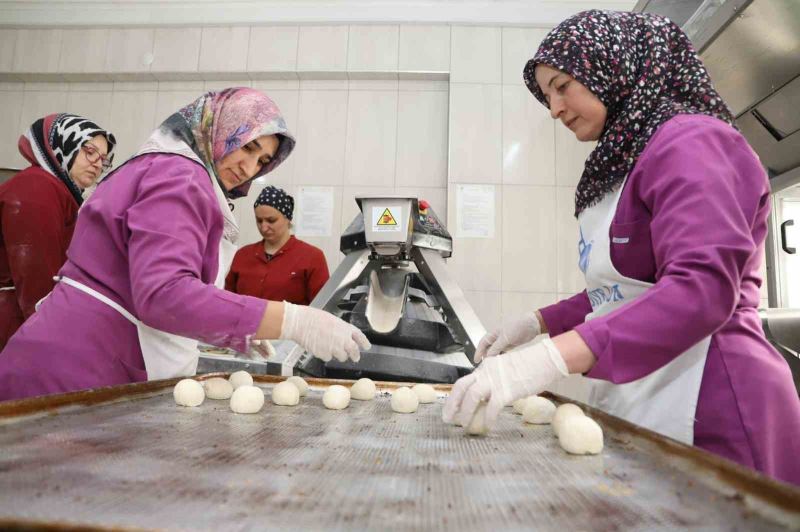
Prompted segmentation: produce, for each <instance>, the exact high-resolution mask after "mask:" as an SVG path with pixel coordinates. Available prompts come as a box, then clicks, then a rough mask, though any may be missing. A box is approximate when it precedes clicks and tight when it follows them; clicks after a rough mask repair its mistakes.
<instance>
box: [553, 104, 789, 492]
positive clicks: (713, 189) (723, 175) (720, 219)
mask: <svg viewBox="0 0 800 532" xmlns="http://www.w3.org/2000/svg"><path fill="white" fill-rule="evenodd" d="M769 208H770V205H769V184H768V181H767V176H766V174H765V172H764V170H763V169H762V167H761V165H760V163H759V161H758V158H757V157H756V155H755V154H754V153H753V151H752V150H751V149H750V147H749V145H748V144H747V142H746V141H745V139H744V138H743V137H742V136H741V135H740V134H739V133H738V132H737V131H735V130H734V129H733V128H731V127H729V126H728V125H727V124H725V123H723V122H721V121H719V120H716V119H714V118H711V117H707V116H697V115H692V116H689V115H680V116H677V117H674V118H672V119H671V120H669V121H668V122H666V123H665V124H663V125H662V126H661V127H660V128H659V130H658V131H657V132H656V133H655V134H654V135H653V137H652V138H651V140H650V142H649V143H648V145H647V147H646V148H645V150H644V151H643V152H642V154H641V156H640V157H639V161H638V162H637V164H636V166H635V167H634V169H633V171H632V172H631V174H630V176H629V177H628V180H627V182H626V184H625V188H624V190H623V192H622V195H621V197H620V200H619V204H618V206H617V211H616V214H615V216H614V220H613V223H612V225H611V229H610V232H611V234H610V235H609V238H610V239H612V242H611V244H610V246H611V259H612V262H613V264H614V266H615V268H616V269H617V270H618V271H619V272H620V273H621V274H623V275H625V276H626V277H631V278H635V279H639V280H642V281H647V282H650V283H654V286H653V287H651V288H650V289H649V290H647V292H645V293H644V294H643V295H642V296H640V297H639V298H638V299H636V300H635V301H633V302H631V303H629V304H627V305H625V306H623V307H621V308H619V309H617V310H616V311H614V312H611V313H609V314H607V315H605V316H602V317H599V318H597V319H593V320H590V321H586V322H585V321H584V318H585V316H586V315H587V314H588V313H589V312H591V310H592V307H591V304H590V302H589V298H588V297H587V295H586V292H585V291H584V292H581V293H580V294H578V295H576V296H573V297H571V298H569V299H566V300H564V301H561V302H559V303H556V304H555V305H551V306H549V307H546V308H543V309H541V314H542V317H543V319H544V321H545V323H546V324H547V328H548V330H549V331H550V334H551V335H553V336H555V335H557V334H561V333H563V332H565V331H569V330H572V329H574V330H575V331H577V332H578V334H580V336H581V337H582V338H583V340H584V341H585V342H586V343H587V344H588V345H589V347H590V348H591V350H592V352H593V353H594V354H595V356H596V357H597V363H596V364H595V365H594V367H593V368H592V369H591V370H590V371H589V373H587V376H588V377H592V378H596V379H604V380H607V381H611V382H614V383H625V382H630V381H633V380H636V379H639V378H641V377H644V376H645V375H648V374H649V373H651V372H653V371H655V370H657V369H658V368H660V367H662V366H664V365H665V364H667V363H668V362H669V361H670V360H672V359H674V358H675V357H676V356H678V355H679V354H680V353H682V352H683V351H685V350H686V349H688V348H689V347H691V346H692V345H694V344H695V343H697V342H698V341H700V340H701V339H702V338H705V337H706V336H709V335H711V345H710V347H709V352H708V358H707V360H706V365H705V370H704V373H703V380H702V383H701V386H700V396H699V400H698V405H697V411H696V415H695V439H694V442H695V445H697V446H698V447H701V448H703V449H706V450H708V451H711V452H713V453H716V454H719V455H722V456H724V457H726V458H729V459H731V460H734V461H736V462H739V463H740V464H744V465H746V466H748V467H751V468H754V469H757V470H759V471H761V472H763V473H765V474H767V475H770V476H773V477H776V478H778V479H780V480H783V481H786V482H791V483H794V484H800V459H798V457H800V400H799V399H798V395H797V391H796V390H795V388H794V384H793V382H792V378H791V373H790V371H789V367H788V365H787V363H786V361H785V360H783V358H782V357H781V355H780V354H778V353H777V352H776V351H775V350H774V349H773V348H772V346H771V345H770V344H769V343H768V342H767V341H766V339H765V338H764V335H763V332H762V330H761V323H760V320H759V317H758V314H757V308H758V303H759V293H760V292H759V288H760V286H761V277H760V275H759V267H760V265H761V263H762V260H763V257H764V239H765V238H766V234H767V216H768V214H769ZM576 240H577V237H576ZM617 242H619V243H617Z"/></svg>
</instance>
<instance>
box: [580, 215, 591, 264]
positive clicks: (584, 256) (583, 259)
mask: <svg viewBox="0 0 800 532" xmlns="http://www.w3.org/2000/svg"><path fill="white" fill-rule="evenodd" d="M578 230H579V231H580V233H581V240H580V242H578V255H579V256H578V268H580V269H581V271H582V272H583V273H584V275H585V274H586V268H588V267H589V255H591V254H592V243H591V242H589V243H588V244H587V243H586V241H585V240H584V239H583V229H582V228H580V227H579V228H578Z"/></svg>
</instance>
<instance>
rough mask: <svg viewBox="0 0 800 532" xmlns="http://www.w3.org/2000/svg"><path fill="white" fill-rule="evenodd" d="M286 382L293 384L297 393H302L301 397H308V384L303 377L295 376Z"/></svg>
mask: <svg viewBox="0 0 800 532" xmlns="http://www.w3.org/2000/svg"><path fill="white" fill-rule="evenodd" d="M286 382H291V383H292V384H294V385H295V387H296V388H297V391H298V392H300V397H305V396H306V395H308V383H307V382H306V381H305V380H304V379H303V377H298V376H296V375H295V376H293V377H289V378H288V379H286Z"/></svg>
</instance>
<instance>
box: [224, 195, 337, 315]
mask: <svg viewBox="0 0 800 532" xmlns="http://www.w3.org/2000/svg"><path fill="white" fill-rule="evenodd" d="M254 207H255V214H256V224H258V232H259V233H261V236H262V238H263V240H261V242H256V243H255V244H250V245H248V246H245V247H243V248H242V249H240V250H239V251H238V252H237V253H236V256H235V257H234V259H233V264H232V265H231V270H230V272H228V276H227V277H226V279H225V289H226V290H229V291H231V292H235V293H237V294H244V295H248V296H255V297H260V298H263V299H269V300H272V301H288V302H290V303H294V304H296V305H308V304H309V303H311V301H312V300H313V299H314V297H315V296H316V295H317V292H319V291H320V290H321V289H322V286H323V285H324V284H325V283H326V282H327V281H328V278H329V277H330V275H329V274H328V264H327V262H326V261H325V255H324V254H323V253H322V250H321V249H319V248H317V247H314V246H312V245H311V244H307V243H305V242H303V241H302V240H298V239H297V238H295V237H294V236H293V235H292V234H291V233H290V232H289V230H290V229H291V226H292V214H293V212H294V199H293V198H292V197H291V196H290V195H289V194H287V193H286V191H284V190H283V189H280V188H277V187H273V186H268V187H265V188H264V190H262V191H261V194H259V196H258V199H257V200H256V202H255V205H254Z"/></svg>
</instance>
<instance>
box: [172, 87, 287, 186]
mask: <svg viewBox="0 0 800 532" xmlns="http://www.w3.org/2000/svg"><path fill="white" fill-rule="evenodd" d="M160 129H161V130H162V131H164V130H166V131H168V132H170V133H172V134H173V135H175V136H177V137H178V138H179V139H181V140H183V141H184V142H186V144H188V145H189V147H191V149H192V151H193V152H194V153H195V154H196V155H197V156H198V157H199V158H200V159H201V160H202V161H203V164H204V165H205V167H206V169H207V170H208V173H209V174H210V175H212V176H214V177H215V178H217V180H219V177H218V176H217V174H216V163H218V162H219V161H220V160H222V159H223V158H224V157H225V156H226V155H228V154H229V153H231V152H234V151H236V150H238V149H239V148H241V147H243V146H244V145H246V144H247V143H249V142H251V141H252V140H253V139H256V138H258V137H261V136H264V135H276V136H277V137H278V140H279V145H278V151H277V152H276V153H275V156H274V157H273V158H272V160H271V161H270V162H269V164H267V165H266V166H264V167H263V168H262V169H261V170H260V171H259V172H258V174H256V175H255V176H253V177H252V178H251V179H250V181H247V182H246V183H243V184H242V185H239V186H238V187H236V188H235V189H233V190H231V191H228V192H227V194H228V195H229V196H230V197H233V198H237V197H242V196H245V195H247V191H248V190H249V189H250V183H251V182H252V180H253V179H255V178H257V177H259V176H262V175H264V174H267V173H269V172H271V171H273V170H274V169H275V168H276V167H277V166H278V165H279V164H281V163H282V162H283V161H284V160H286V158H287V157H288V156H289V154H290V153H291V152H292V150H293V149H294V145H295V140H294V137H293V136H292V134H291V133H289V129H288V128H287V127H286V122H285V121H284V119H283V116H282V115H281V111H280V109H278V106H277V105H275V102H273V101H272V100H271V99H270V98H269V97H268V96H267V95H266V94H264V93H263V92H260V91H257V90H255V89H250V88H247V87H236V88H230V89H224V90H222V91H219V92H208V93H206V94H204V95H203V96H201V97H200V98H198V99H197V100H195V101H194V102H192V103H190V104H189V105H187V106H186V107H183V108H182V109H180V110H179V111H178V112H176V113H174V114H172V115H171V116H170V117H169V118H167V119H166V120H165V121H164V123H162V124H161V126H160ZM223 190H224V187H223Z"/></svg>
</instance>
